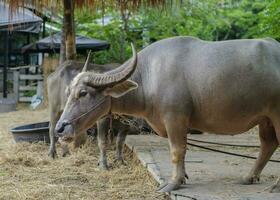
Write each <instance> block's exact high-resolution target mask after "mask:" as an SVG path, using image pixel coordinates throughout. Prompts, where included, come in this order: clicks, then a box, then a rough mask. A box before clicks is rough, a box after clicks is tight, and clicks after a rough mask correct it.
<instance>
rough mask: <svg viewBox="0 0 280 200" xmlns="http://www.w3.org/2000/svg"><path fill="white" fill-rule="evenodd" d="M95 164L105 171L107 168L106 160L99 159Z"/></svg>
mask: <svg viewBox="0 0 280 200" xmlns="http://www.w3.org/2000/svg"><path fill="white" fill-rule="evenodd" d="M97 165H98V167H99V169H101V170H106V171H107V170H108V169H109V167H108V165H107V163H106V162H102V161H99V162H98V163H97Z"/></svg>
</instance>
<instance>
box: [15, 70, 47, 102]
mask: <svg viewBox="0 0 280 200" xmlns="http://www.w3.org/2000/svg"><path fill="white" fill-rule="evenodd" d="M30 67H37V66H24V67H20V68H18V69H13V70H12V71H13V77H14V78H13V79H14V84H13V90H14V94H15V98H16V101H19V102H31V99H32V97H29V96H24V92H26V91H36V93H37V94H38V93H39V94H41V93H42V90H43V75H41V74H20V71H19V69H27V68H30ZM22 81H32V82H33V84H29V85H20V84H21V82H22Z"/></svg>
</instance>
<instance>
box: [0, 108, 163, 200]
mask: <svg viewBox="0 0 280 200" xmlns="http://www.w3.org/2000/svg"><path fill="white" fill-rule="evenodd" d="M47 119H48V113H47V110H46V109H43V110H39V111H30V110H28V109H26V108H25V109H21V110H20V111H16V112H11V113H8V114H0V121H1V123H0V199H5V200H6V199H9V200H10V199H30V200H31V199H36V200H40V199H44V200H45V199H63V200H64V199H98V200H99V199H100V200H102V199H106V200H107V199H166V197H164V196H163V195H159V194H158V193H155V192H154V191H155V189H156V183H155V182H154V180H153V179H152V178H151V177H150V176H149V174H148V173H147V171H146V170H145V169H144V168H143V167H142V166H141V165H140V164H139V162H138V161H137V160H136V159H135V158H134V156H133V155H132V153H131V152H129V151H128V150H126V152H125V158H126V161H127V163H128V164H127V165H126V166H123V165H118V164H113V165H112V166H111V168H110V170H109V171H102V170H100V169H99V168H98V167H97V160H98V148H97V145H96V142H90V141H89V142H88V143H87V144H86V145H85V146H84V147H83V148H81V149H77V150H73V149H71V150H72V151H71V152H72V154H71V155H70V156H68V157H66V158H61V157H59V158H58V159H56V160H52V159H51V158H49V157H48V156H47V151H48V146H47V145H45V144H40V143H39V144H28V143H21V144H15V143H14V142H13V139H12V136H11V135H10V134H9V132H8V129H9V128H11V127H12V126H15V125H20V124H24V123H34V122H39V121H43V120H47ZM58 151H59V153H60V149H59V148H58ZM108 154H109V155H108V157H109V163H113V162H112V160H113V155H114V151H113V147H112V148H111V149H110V151H109V152H108Z"/></svg>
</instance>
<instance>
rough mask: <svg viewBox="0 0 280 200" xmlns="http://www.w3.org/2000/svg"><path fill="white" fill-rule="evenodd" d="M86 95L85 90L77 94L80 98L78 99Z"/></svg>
mask: <svg viewBox="0 0 280 200" xmlns="http://www.w3.org/2000/svg"><path fill="white" fill-rule="evenodd" d="M87 93H88V92H87V91H86V90H81V91H80V93H79V96H80V97H84V96H86V95H87Z"/></svg>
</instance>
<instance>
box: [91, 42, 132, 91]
mask: <svg viewBox="0 0 280 200" xmlns="http://www.w3.org/2000/svg"><path fill="white" fill-rule="evenodd" d="M131 48H132V52H133V56H132V59H131V60H129V61H127V62H125V63H124V64H123V65H121V66H120V67H118V68H116V69H113V70H110V71H108V72H105V73H104V74H97V73H94V72H92V73H90V75H89V77H88V81H87V84H89V85H92V86H93V87H100V86H112V85H115V84H117V83H121V82H123V81H125V80H126V79H128V78H129V77H130V76H131V75H132V73H133V72H134V70H135V69H136V66H137V52H136V50H135V47H134V45H133V44H132V43H131Z"/></svg>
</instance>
